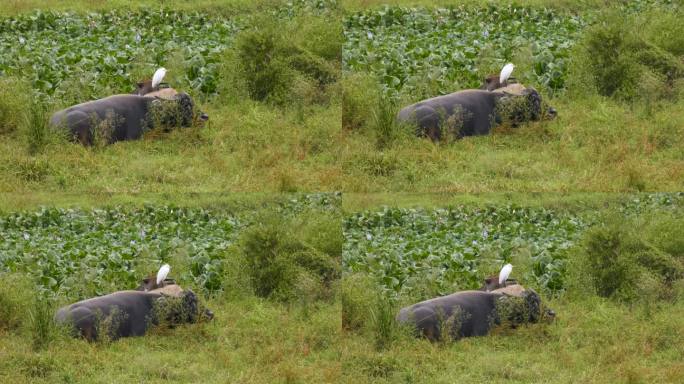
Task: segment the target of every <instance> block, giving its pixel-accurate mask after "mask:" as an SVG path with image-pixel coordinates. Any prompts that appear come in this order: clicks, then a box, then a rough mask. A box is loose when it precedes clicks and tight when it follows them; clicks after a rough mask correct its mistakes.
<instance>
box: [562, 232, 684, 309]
mask: <svg viewBox="0 0 684 384" xmlns="http://www.w3.org/2000/svg"><path fill="white" fill-rule="evenodd" d="M642 231H643V232H648V228H646V229H644V228H643V227H640V225H639V224H638V223H635V222H634V221H628V222H625V221H624V219H623V218H610V219H608V221H607V222H606V223H605V224H603V225H600V226H597V227H595V228H592V229H591V230H589V231H588V232H587V233H586V234H585V237H584V243H583V252H582V254H581V257H582V260H581V262H580V263H579V264H578V265H579V266H580V267H579V268H578V269H577V270H576V271H575V273H576V274H581V275H586V276H587V279H585V280H586V281H588V282H589V283H590V284H591V285H592V287H593V288H594V290H595V292H596V293H597V294H598V295H599V296H602V297H609V298H614V299H617V300H619V301H624V302H632V301H636V300H638V299H642V300H644V301H648V300H653V299H659V298H666V297H667V296H668V294H669V292H671V287H672V284H673V283H674V282H675V281H676V280H678V279H681V278H682V276H683V274H684V266H683V265H682V262H681V261H680V260H677V258H675V257H673V256H672V255H671V254H669V253H667V252H665V251H664V250H663V249H660V248H658V247H657V246H655V245H653V244H651V243H649V242H648V241H647V240H646V239H645V238H644V236H643V234H642Z"/></svg>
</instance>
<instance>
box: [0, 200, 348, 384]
mask: <svg viewBox="0 0 684 384" xmlns="http://www.w3.org/2000/svg"><path fill="white" fill-rule="evenodd" d="M0 217H1V218H0V221H1V222H2V224H0V226H1V227H2V235H3V241H2V242H1V243H0V244H1V245H0V247H1V248H2V250H0V258H1V259H2V262H1V265H2V270H3V273H2V280H1V281H0V302H1V303H2V307H3V309H2V310H0V334H1V335H2V342H0V356H1V357H2V358H1V359H0V360H1V361H2V363H1V364H0V377H1V378H2V381H3V382H12V383H15V382H16V383H20V382H26V383H33V382H46V383H53V382H91V383H98V382H113V381H117V382H120V381H142V382H167V381H172V382H216V383H222V382H226V380H227V381H229V382H249V383H258V382H263V383H270V382H278V381H280V382H336V381H337V379H338V378H339V375H340V374H341V370H340V364H339V362H338V360H339V348H338V345H339V336H340V334H339V331H340V316H339V314H340V304H339V301H338V300H337V299H336V293H335V292H336V289H337V288H336V286H337V283H336V279H337V277H335V276H336V273H339V272H336V271H337V270H339V265H340V252H341V244H342V240H341V229H340V227H339V225H340V222H341V216H340V198H339V196H335V195H325V194H317V195H289V196H272V197H262V198H261V199H257V198H255V197H253V198H252V200H237V201H235V200H234V201H232V202H225V204H224V205H223V206H222V207H219V206H218V205H217V204H215V203H213V204H212V205H211V206H209V207H201V206H195V207H187V208H181V207H169V206H163V205H160V204H159V203H158V204H157V205H154V204H152V203H148V204H146V205H144V206H141V205H140V204H135V203H126V204H121V205H118V206H109V207H103V206H100V207H98V208H72V209H54V208H53V209H41V210H38V211H36V210H35V208H32V209H30V210H28V211H22V212H13V213H4V214H2V215H1V216H0ZM262 243H263V244H268V245H267V246H268V247H269V248H268V255H270V256H262V255H263V253H262V251H263V250H262V248H260V247H263V245H261V244H262ZM255 247H256V248H255ZM307 255H308V256H307ZM306 257H312V258H315V259H311V260H317V261H316V262H317V263H318V265H320V266H321V267H320V268H324V267H322V266H323V265H329V266H332V267H325V268H329V269H325V270H326V271H327V272H325V273H326V275H318V274H317V273H319V272H316V271H315V270H310V271H309V270H308V269H307V268H309V267H307V266H297V265H298V264H297V262H296V261H293V260H295V259H296V260H301V259H302V258H306ZM251 260H260V261H259V262H260V264H254V262H253V261H251ZM163 262H168V263H170V264H171V265H172V272H171V275H170V276H171V277H173V278H175V279H176V280H177V281H178V283H179V284H180V285H181V286H182V287H184V288H186V289H188V288H190V289H192V290H193V291H195V292H196V293H198V294H200V297H201V299H202V300H203V301H204V303H205V305H206V306H207V307H208V308H210V309H211V310H212V311H213V312H214V314H215V318H214V320H213V321H211V322H202V323H199V324H191V325H182V326H178V327H175V328H173V329H168V328H156V329H154V330H153V331H152V334H151V336H149V337H141V338H134V339H130V340H120V341H116V342H108V341H100V342H97V343H92V344H91V343H88V342H86V341H84V340H78V339H72V338H70V337H68V336H67V335H66V334H65V332H63V330H60V329H58V328H55V327H54V326H53V325H51V324H50V321H51V319H52V316H53V314H54V310H55V309H56V307H57V306H61V305H65V304H68V303H71V302H74V301H76V300H80V299H84V298H89V297H93V296H95V295H100V294H103V293H107V292H111V291H116V290H122V289H132V288H134V287H135V286H136V285H137V284H138V283H137V282H138V281H140V279H141V278H142V277H144V276H146V275H147V274H148V273H149V272H153V271H154V270H155V269H156V268H157V266H158V265H160V264H161V263H163ZM284 262H285V263H286V264H283V263H284ZM312 262H313V261H312ZM278 266H279V267H278ZM321 270H324V269H321ZM250 271H251V272H250ZM306 271H309V272H306ZM263 284H267V286H268V287H271V286H273V287H274V288H273V289H274V291H271V292H266V291H264V290H263V289H261V288H260V287H262V286H263ZM41 324H42V325H41ZM132 356H135V358H133V357H132Z"/></svg>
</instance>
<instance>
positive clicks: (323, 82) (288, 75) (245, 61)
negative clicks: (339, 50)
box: [221, 18, 341, 106]
mask: <svg viewBox="0 0 684 384" xmlns="http://www.w3.org/2000/svg"><path fill="white" fill-rule="evenodd" d="M255 25H256V27H255V28H254V29H250V30H246V31H244V32H242V33H240V34H239V35H238V37H237V38H236V41H235V45H234V47H233V48H232V49H230V50H228V51H226V54H225V57H224V59H223V71H222V74H223V76H222V77H223V78H225V79H226V81H225V82H224V85H223V88H222V89H221V93H222V94H224V96H225V97H226V98H228V99H232V100H237V99H239V98H241V97H249V98H250V99H252V100H256V101H261V102H268V103H272V104H275V105H280V106H285V105H302V104H305V105H308V104H321V103H326V102H327V101H328V100H329V94H328V93H329V92H328V89H327V87H328V85H330V84H332V83H334V82H335V81H337V78H338V72H339V68H338V64H337V62H335V61H334V60H336V58H335V57H333V59H329V58H328V57H329V56H330V52H328V50H330V49H329V48H326V49H323V50H322V51H321V50H319V49H311V50H310V49H309V48H312V47H311V42H310V41H309V39H307V38H306V37H305V36H303V33H305V32H306V31H308V30H309V29H310V26H308V24H307V23H305V22H300V23H297V22H295V21H293V22H290V23H283V22H282V21H276V20H273V19H270V18H261V19H260V20H258V21H257V22H255ZM337 40H339V39H337ZM331 44H332V45H340V46H341V43H337V42H335V41H333V42H332V43H331Z"/></svg>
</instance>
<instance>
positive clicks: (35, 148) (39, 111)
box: [20, 99, 57, 155]
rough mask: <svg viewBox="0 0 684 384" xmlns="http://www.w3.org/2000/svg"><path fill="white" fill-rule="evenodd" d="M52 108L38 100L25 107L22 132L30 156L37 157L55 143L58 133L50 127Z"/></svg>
mask: <svg viewBox="0 0 684 384" xmlns="http://www.w3.org/2000/svg"><path fill="white" fill-rule="evenodd" d="M49 119H50V107H49V105H48V104H47V102H45V101H43V100H40V99H36V100H34V101H32V102H29V103H28V104H26V105H25V106H24V115H23V120H22V124H21V127H20V129H21V131H22V132H23V134H24V137H25V140H26V149H27V151H28V153H29V154H30V155H36V154H38V153H41V152H43V151H44V150H45V148H46V147H47V146H48V144H50V143H51V142H54V141H55V138H56V137H57V135H56V133H55V132H54V131H53V130H52V128H51V127H50V125H49Z"/></svg>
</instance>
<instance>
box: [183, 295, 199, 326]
mask: <svg viewBox="0 0 684 384" xmlns="http://www.w3.org/2000/svg"><path fill="white" fill-rule="evenodd" d="M197 304H198V300H197V295H195V293H194V292H193V291H191V290H189V289H188V290H187V291H185V292H184V295H183V304H182V306H181V308H182V311H183V316H182V317H183V320H185V321H188V322H191V323H194V322H196V321H197V315H198V310H197Z"/></svg>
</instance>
